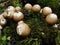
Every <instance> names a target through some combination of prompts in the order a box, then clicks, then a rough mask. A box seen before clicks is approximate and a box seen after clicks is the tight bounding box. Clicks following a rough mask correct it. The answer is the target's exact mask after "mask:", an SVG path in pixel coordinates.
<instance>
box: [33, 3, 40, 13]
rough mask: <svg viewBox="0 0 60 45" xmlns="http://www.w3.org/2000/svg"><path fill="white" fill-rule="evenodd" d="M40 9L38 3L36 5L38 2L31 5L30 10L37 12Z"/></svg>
mask: <svg viewBox="0 0 60 45" xmlns="http://www.w3.org/2000/svg"><path fill="white" fill-rule="evenodd" d="M40 9H41V7H40V5H38V4H35V5H34V6H33V7H32V11H34V12H39V11H40Z"/></svg>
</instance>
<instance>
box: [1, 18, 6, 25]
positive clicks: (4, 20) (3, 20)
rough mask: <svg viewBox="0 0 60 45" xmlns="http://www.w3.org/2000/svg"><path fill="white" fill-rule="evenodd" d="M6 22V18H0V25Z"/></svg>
mask: <svg viewBox="0 0 60 45" xmlns="http://www.w3.org/2000/svg"><path fill="white" fill-rule="evenodd" d="M5 24H6V19H4V18H2V19H0V25H1V26H4V25H5Z"/></svg>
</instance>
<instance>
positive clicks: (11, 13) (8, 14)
mask: <svg viewBox="0 0 60 45" xmlns="http://www.w3.org/2000/svg"><path fill="white" fill-rule="evenodd" d="M13 14H14V12H13V11H10V12H7V18H10V19H12V18H13Z"/></svg>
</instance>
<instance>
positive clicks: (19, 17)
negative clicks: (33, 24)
mask: <svg viewBox="0 0 60 45" xmlns="http://www.w3.org/2000/svg"><path fill="white" fill-rule="evenodd" d="M23 18H24V15H23V13H22V12H15V13H14V14H13V19H14V20H15V21H20V20H22V19H23Z"/></svg>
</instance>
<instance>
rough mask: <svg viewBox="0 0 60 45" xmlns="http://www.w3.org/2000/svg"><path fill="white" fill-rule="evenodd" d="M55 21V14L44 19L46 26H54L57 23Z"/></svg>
mask: <svg viewBox="0 0 60 45" xmlns="http://www.w3.org/2000/svg"><path fill="white" fill-rule="evenodd" d="M57 20H58V17H57V15H56V14H49V15H47V17H46V22H47V23H48V24H55V23H56V22H57Z"/></svg>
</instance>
